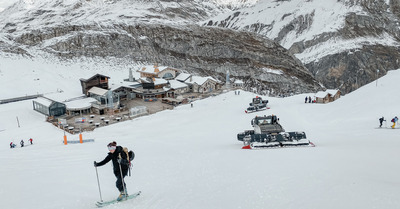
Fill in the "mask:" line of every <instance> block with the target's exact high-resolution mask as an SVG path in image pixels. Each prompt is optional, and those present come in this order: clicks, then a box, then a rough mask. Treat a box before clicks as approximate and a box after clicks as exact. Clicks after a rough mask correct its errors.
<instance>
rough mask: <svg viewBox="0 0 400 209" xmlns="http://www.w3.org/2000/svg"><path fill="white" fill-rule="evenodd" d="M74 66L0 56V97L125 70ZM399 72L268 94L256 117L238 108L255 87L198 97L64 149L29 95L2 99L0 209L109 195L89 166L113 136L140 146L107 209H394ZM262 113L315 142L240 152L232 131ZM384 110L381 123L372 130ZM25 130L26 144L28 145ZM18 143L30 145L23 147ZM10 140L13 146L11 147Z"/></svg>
mask: <svg viewBox="0 0 400 209" xmlns="http://www.w3.org/2000/svg"><path fill="white" fill-rule="evenodd" d="M79 65H82V63H79V62H76V63H73V65H70V66H66V65H58V64H55V63H53V62H50V63H47V62H38V61H37V60H35V61H30V60H27V59H25V60H18V59H11V58H10V59H6V60H5V61H4V60H1V61H0V66H1V67H2V68H1V70H0V83H1V84H2V88H1V89H0V93H1V95H3V94H8V95H9V96H10V97H12V96H13V95H14V96H20V95H19V93H20V92H28V91H31V90H34V89H35V88H36V89H43V91H44V93H47V92H52V91H55V90H56V88H62V89H63V90H64V93H81V91H80V86H79V78H81V77H85V76H86V75H91V74H93V73H97V72H99V73H104V72H106V71H109V72H110V73H112V75H110V76H111V79H110V82H111V83H114V82H118V78H126V77H127V76H128V72H127V71H118V69H120V68H118V67H117V68H116V69H115V70H113V69H112V68H106V67H105V66H103V65H102V63H93V65H92V66H86V67H85V68H82V69H78V68H77V66H79ZM27 69H28V70H27ZM68 69H69V70H68ZM24 72H25V73H24ZM27 72H29V73H27ZM18 78H19V79H18ZM51 78H53V79H51ZM399 79H400V70H395V71H390V72H388V74H387V75H386V76H384V77H382V78H380V79H379V80H378V81H376V82H372V83H370V84H368V85H365V86H363V87H362V88H359V89H357V90H356V91H354V92H352V93H349V94H347V95H346V96H343V97H341V98H340V99H339V100H336V101H335V102H333V103H329V104H305V103H304V97H305V96H312V95H313V94H301V95H295V96H291V97H286V98H276V97H268V98H266V99H268V100H269V106H270V107H271V109H269V110H266V111H262V112H258V113H255V114H245V113H244V109H245V108H246V107H247V106H248V103H249V102H250V101H251V99H252V98H253V97H254V96H256V94H253V93H249V92H245V91H241V93H240V95H235V93H234V92H227V93H225V94H221V95H218V96H215V97H210V98H208V99H204V100H197V101H195V102H194V103H193V104H194V105H193V108H191V107H190V105H182V106H178V107H176V108H174V109H173V110H166V111H163V112H159V113H156V114H152V115H148V116H144V117H140V118H136V119H134V120H128V121H125V122H120V123H118V124H113V125H110V126H105V127H102V128H98V129H95V130H94V131H93V132H85V133H83V138H84V139H94V140H95V141H94V142H89V143H83V144H69V145H63V143H62V141H63V131H62V130H60V129H58V128H56V127H54V126H53V125H52V124H49V123H48V122H45V117H44V116H43V115H42V114H40V113H38V112H36V111H34V110H32V101H23V102H17V103H8V104H2V105H0V116H1V117H0V118H1V120H0V142H1V143H0V165H1V167H2V170H1V178H0V185H1V187H0V208H17V209H30V208H41V209H53V208H65V209H87V208H95V205H94V203H95V202H96V201H99V200H100V199H103V200H110V199H113V198H116V197H117V195H118V191H117V189H116V188H115V180H116V178H115V176H114V174H113V173H112V167H111V165H110V164H107V165H105V166H103V167H98V169H97V171H98V173H97V174H98V177H99V182H100V184H99V185H100V191H101V196H100V192H99V186H98V182H97V175H96V170H95V168H94V167H93V161H100V160H102V159H104V157H105V156H106V154H107V152H108V150H107V147H106V145H107V144H108V143H109V142H111V141H114V140H115V141H117V142H118V144H119V145H121V146H126V147H128V148H130V149H132V150H133V151H135V154H136V157H135V160H134V162H133V170H132V176H131V177H127V178H125V179H126V182H127V189H128V193H131V194H132V193H134V192H136V191H139V190H141V191H142V194H141V195H140V196H139V197H138V198H136V199H135V200H132V201H128V202H123V203H120V204H118V205H115V206H110V207H109V208H119V209H128V208H135V209H160V208H163V209H164V208H165V209H168V208H175V209H187V208H191V209H204V208H208V209H220V208H232V209H239V208H252V209H264V208H274V209H292V208H293V209H321V208H324V209H338V208H363V209H375V208H385V209H396V208H398V206H399V205H400V199H399V198H398V197H399V195H400V190H399V189H398V185H399V183H400V180H399V178H398V174H399V172H400V168H399V166H397V164H398V159H399V157H400V153H399V150H398V148H399V147H400V140H399V134H400V129H398V128H397V129H390V128H387V127H389V126H390V125H391V123H390V122H389V121H390V119H391V118H392V117H394V116H399V115H398V113H399V106H398V104H399V102H400V98H399V97H396V96H393V95H397V94H398V81H399ZM46 81H48V82H46ZM56 81H57V82H56ZM18 82H23V83H22V84H21V85H16V83H18ZM18 84H20V83H18ZM23 84H25V85H23ZM33 84H36V85H33ZM10 87H12V88H10ZM267 114H275V115H277V116H278V117H279V118H280V123H281V124H282V126H283V127H284V128H285V130H287V131H305V133H306V134H307V138H308V139H309V140H311V141H312V142H313V143H315V144H316V147H313V148H311V147H307V148H305V147H298V148H282V149H267V150H242V149H241V147H242V146H243V144H242V143H241V142H239V141H237V139H236V134H237V133H239V132H242V131H243V130H248V129H251V128H252V127H251V124H250V120H251V119H252V118H253V117H254V116H256V115H267ZM382 116H384V117H385V118H386V122H384V123H383V128H381V129H378V128H377V127H378V126H379V122H378V118H380V117H382ZM17 119H18V120H17ZM397 127H398V126H397ZM31 137H32V138H33V145H29V143H27V140H28V139H29V138H31ZM67 138H68V140H78V139H79V137H78V136H77V135H70V134H68V133H67ZM22 139H23V140H25V144H28V145H26V146H25V147H23V148H21V147H20V146H19V142H20V141H21V140H22ZM11 141H13V142H14V143H16V144H17V145H18V147H17V148H14V149H10V148H9V146H8V144H9V143H10V142H11Z"/></svg>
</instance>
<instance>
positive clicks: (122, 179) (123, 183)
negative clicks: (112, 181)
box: [118, 161, 128, 199]
mask: <svg viewBox="0 0 400 209" xmlns="http://www.w3.org/2000/svg"><path fill="white" fill-rule="evenodd" d="M118 165H119V172H120V173H121V181H122V187H123V188H124V193H125V199H127V197H128V194H127V192H126V188H125V181H124V176H123V174H122V168H121V163H120V162H119V161H118Z"/></svg>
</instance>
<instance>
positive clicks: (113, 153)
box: [94, 141, 129, 201]
mask: <svg viewBox="0 0 400 209" xmlns="http://www.w3.org/2000/svg"><path fill="white" fill-rule="evenodd" d="M107 148H108V150H109V151H110V152H109V153H108V154H107V156H106V158H104V160H103V161H101V162H98V163H97V162H96V161H94V166H95V167H98V166H103V165H105V164H107V163H108V162H110V161H112V164H113V171H114V175H115V177H116V178H117V181H116V182H115V185H116V187H117V188H118V191H119V192H120V195H119V196H118V198H117V200H118V201H121V200H123V199H124V198H126V197H128V193H127V190H126V184H125V181H124V178H125V176H126V175H127V174H128V169H129V161H128V160H127V159H129V156H127V155H126V153H125V152H124V151H123V148H122V147H121V146H117V142H115V141H113V142H111V143H109V144H108V145H107Z"/></svg>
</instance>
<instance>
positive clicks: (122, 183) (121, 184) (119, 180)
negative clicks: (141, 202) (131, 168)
mask: <svg viewBox="0 0 400 209" xmlns="http://www.w3.org/2000/svg"><path fill="white" fill-rule="evenodd" d="M114 174H115V177H117V181H116V182H115V186H116V187H117V188H118V191H119V192H122V191H124V187H125V189H126V184H125V181H124V179H123V178H125V176H126V175H127V174H128V170H124V169H123V170H122V177H121V173H120V172H115V173H114Z"/></svg>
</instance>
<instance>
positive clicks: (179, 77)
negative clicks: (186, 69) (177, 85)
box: [175, 73, 191, 81]
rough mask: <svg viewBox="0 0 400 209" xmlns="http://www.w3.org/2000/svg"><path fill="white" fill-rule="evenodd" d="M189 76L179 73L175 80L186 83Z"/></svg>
mask: <svg viewBox="0 0 400 209" xmlns="http://www.w3.org/2000/svg"><path fill="white" fill-rule="evenodd" d="M190 76H191V75H190V74H188V73H179V75H178V76H176V78H175V80H178V81H186V80H187V79H188V78H189V77H190Z"/></svg>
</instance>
